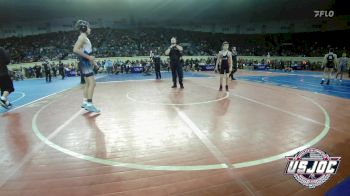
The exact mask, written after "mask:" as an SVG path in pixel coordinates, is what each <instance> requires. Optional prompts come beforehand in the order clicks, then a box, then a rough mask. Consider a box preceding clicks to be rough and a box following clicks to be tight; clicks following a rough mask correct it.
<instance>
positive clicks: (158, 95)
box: [126, 91, 230, 106]
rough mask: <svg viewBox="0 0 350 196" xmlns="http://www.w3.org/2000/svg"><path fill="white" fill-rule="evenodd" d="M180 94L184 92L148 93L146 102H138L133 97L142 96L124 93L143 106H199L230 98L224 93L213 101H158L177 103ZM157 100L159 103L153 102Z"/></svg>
mask: <svg viewBox="0 0 350 196" xmlns="http://www.w3.org/2000/svg"><path fill="white" fill-rule="evenodd" d="M182 93H184V91H180V92H179V91H170V92H166V93H162V92H157V93H153V94H150V93H149V92H148V93H145V94H146V95H148V97H147V98H148V99H147V100H139V99H136V98H135V97H142V96H136V95H135V92H134V91H129V92H127V93H126V98H127V99H129V100H131V101H133V102H137V103H143V104H150V105H168V106H181V105H200V104H208V103H213V102H217V101H221V100H224V99H227V98H228V97H229V96H230V94H229V93H228V92H225V96H223V97H219V98H215V99H211V100H203V101H194V102H188V103H171V102H169V103H167V102H161V100H159V99H162V98H166V99H171V98H174V100H177V101H178V99H179V98H178V97H176V96H182V95H183V94H182ZM145 94H143V95H145ZM165 95H170V97H165ZM143 97H144V96H143ZM157 99H158V100H159V101H154V100H157ZM170 101H171V100H170Z"/></svg>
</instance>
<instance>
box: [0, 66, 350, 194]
mask: <svg viewBox="0 0 350 196" xmlns="http://www.w3.org/2000/svg"><path fill="white" fill-rule="evenodd" d="M162 74H163V79H162V80H154V77H155V76H154V75H152V76H142V75H141V74H128V75H110V76H108V75H98V76H97V77H98V79H97V81H98V84H97V87H96V91H95V96H94V103H95V105H96V106H97V107H99V108H100V109H101V111H102V112H101V114H93V113H87V112H86V111H85V110H83V109H81V108H80V104H81V101H82V86H81V85H80V84H79V81H80V78H78V77H75V78H67V79H66V80H59V79H54V80H53V82H52V83H45V81H44V79H31V80H25V81H17V82H15V88H16V92H15V93H13V94H12V95H11V97H10V98H11V100H12V103H13V104H14V108H13V109H12V110H10V111H5V110H3V109H0V116H1V117H0V154H1V157H0V195H1V196H3V195H4V196H7V195H9V196H10V195H36V196H37V195H45V196H49V195H66V196H68V195H172V194H174V195H321V194H324V193H326V192H327V191H328V190H329V189H330V188H332V187H334V186H336V185H337V184H338V183H339V182H341V181H343V180H344V179H345V178H346V177H347V176H349V174H350V153H349V152H348V146H349V144H350V128H349V123H348V122H349V119H350V112H349V111H350V81H349V80H344V81H343V82H342V83H341V84H340V83H338V82H336V81H332V82H331V85H330V86H321V85H320V84H319V82H320V77H321V73H318V72H302V71H300V72H293V73H281V72H265V71H239V73H238V75H237V78H238V80H236V81H231V82H230V85H229V88H230V91H229V92H226V91H222V92H219V91H218V81H219V79H218V75H214V74H205V73H201V72H200V73H185V80H184V85H185V89H183V90H182V89H171V88H170V86H171V81H170V77H171V76H170V74H169V73H167V72H164V73H162ZM307 147H316V148H319V149H321V150H323V151H325V152H327V153H328V154H329V155H330V156H340V157H341V164H340V167H339V170H338V172H337V174H336V175H334V176H332V177H331V178H330V179H329V180H328V181H327V182H325V183H324V184H323V185H321V186H320V187H317V188H316V189H309V188H307V187H305V186H302V185H301V184H299V183H298V182H297V181H296V180H295V179H294V178H293V176H290V175H285V174H284V170H285V168H286V164H287V161H286V159H285V156H292V155H294V154H295V153H297V152H299V151H300V150H302V149H305V148H307Z"/></svg>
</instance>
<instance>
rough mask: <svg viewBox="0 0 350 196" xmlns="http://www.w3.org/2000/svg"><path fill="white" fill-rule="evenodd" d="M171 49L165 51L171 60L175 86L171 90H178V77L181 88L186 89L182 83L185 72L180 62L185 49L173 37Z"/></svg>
mask: <svg viewBox="0 0 350 196" xmlns="http://www.w3.org/2000/svg"><path fill="white" fill-rule="evenodd" d="M170 42H171V45H170V47H169V48H168V49H167V50H166V51H165V55H168V56H169V58H170V68H171V73H172V77H173V86H172V87H171V88H177V77H178V78H179V84H180V88H182V89H183V88H184V85H183V83H182V79H183V70H182V65H181V62H180V58H181V56H182V52H183V48H182V47H181V46H179V45H178V44H177V41H176V38H175V37H172V38H171V40H170Z"/></svg>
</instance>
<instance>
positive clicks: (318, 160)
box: [285, 148, 341, 188]
mask: <svg viewBox="0 0 350 196" xmlns="http://www.w3.org/2000/svg"><path fill="white" fill-rule="evenodd" d="M340 158H341V157H330V156H329V155H328V154H326V153H325V152H323V151H322V150H319V149H317V148H307V149H305V150H303V151H301V152H299V153H297V154H296V155H294V156H287V157H286V159H287V160H288V163H287V167H286V170H285V174H287V175H293V176H294V178H295V179H296V180H297V181H298V182H299V183H301V184H302V185H304V186H307V187H309V188H315V187H317V186H320V185H322V184H323V183H325V182H326V181H327V180H328V179H329V178H330V177H331V175H335V174H336V172H337V170H338V168H339V164H340Z"/></svg>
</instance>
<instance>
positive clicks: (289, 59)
mask: <svg viewBox="0 0 350 196" xmlns="http://www.w3.org/2000/svg"><path fill="white" fill-rule="evenodd" d="M208 57H209V56H184V57H183V58H184V60H186V59H191V58H192V59H201V58H205V59H206V58H208ZM161 58H162V60H166V59H168V57H167V56H162V57H161ZM105 59H110V60H112V61H115V60H121V61H126V60H142V59H144V60H148V59H149V56H138V57H110V58H96V60H105ZM239 59H247V60H254V61H255V60H256V61H261V60H262V59H265V60H266V57H265V56H239V57H238V60H239ZM270 59H271V60H283V61H292V62H293V61H297V62H301V61H303V60H308V61H310V62H311V63H313V62H322V61H323V57H280V56H278V57H274V56H271V58H270ZM62 62H63V63H65V64H67V63H72V62H77V60H76V59H69V60H63V61H62ZM55 63H57V61H55ZM35 64H36V63H35V62H34V63H21V64H11V65H9V68H10V69H18V68H20V67H33V66H34V65H35ZM37 64H40V65H41V62H37Z"/></svg>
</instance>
